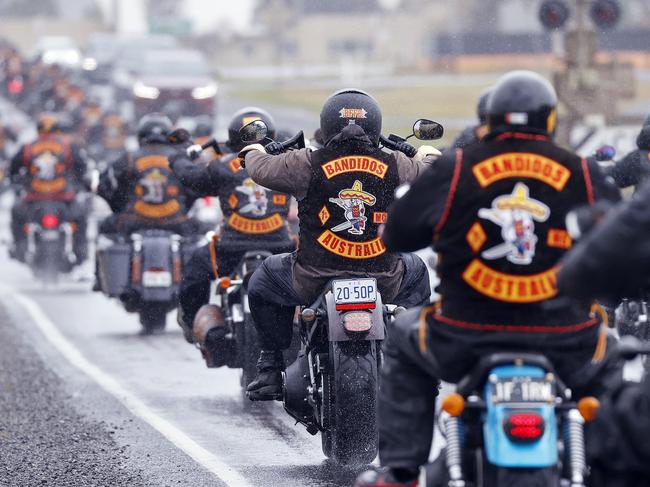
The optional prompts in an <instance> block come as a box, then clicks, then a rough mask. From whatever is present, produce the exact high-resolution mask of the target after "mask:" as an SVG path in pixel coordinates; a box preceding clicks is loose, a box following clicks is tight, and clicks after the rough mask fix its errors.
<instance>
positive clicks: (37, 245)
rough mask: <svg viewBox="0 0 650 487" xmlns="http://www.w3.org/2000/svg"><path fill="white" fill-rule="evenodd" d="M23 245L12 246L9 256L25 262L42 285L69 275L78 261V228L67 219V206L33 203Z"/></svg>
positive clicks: (52, 203)
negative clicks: (76, 245) (76, 250)
mask: <svg viewBox="0 0 650 487" xmlns="http://www.w3.org/2000/svg"><path fill="white" fill-rule="evenodd" d="M22 231H23V232H24V239H23V242H24V244H21V245H20V247H21V248H18V247H14V248H13V249H12V250H11V251H10V255H11V256H12V257H14V258H17V259H18V260H22V261H24V262H25V263H26V264H27V265H28V266H29V267H30V269H31V270H32V272H33V274H34V276H35V277H36V278H37V279H39V280H42V281H43V282H45V283H55V282H57V281H58V279H59V276H60V274H65V273H68V272H70V271H71V270H72V269H73V268H74V267H75V266H76V265H78V264H80V263H81V259H80V258H79V256H78V255H77V253H76V252H75V239H76V238H77V236H76V233H77V232H78V226H77V224H76V223H74V222H73V221H71V219H70V218H69V203H66V202H63V201H40V202H34V203H32V204H30V205H29V207H28V215H27V222H26V223H25V225H23V229H22Z"/></svg>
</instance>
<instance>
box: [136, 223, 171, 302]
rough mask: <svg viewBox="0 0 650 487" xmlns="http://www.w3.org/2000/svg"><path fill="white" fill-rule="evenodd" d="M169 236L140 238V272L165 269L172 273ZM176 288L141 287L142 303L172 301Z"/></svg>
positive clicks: (144, 236)
mask: <svg viewBox="0 0 650 487" xmlns="http://www.w3.org/2000/svg"><path fill="white" fill-rule="evenodd" d="M170 237H171V235H170V234H167V235H165V234H161V235H147V234H146V233H145V234H144V235H143V236H142V251H141V255H142V272H145V271H146V270H147V269H152V268H156V269H165V270H166V271H168V272H173V269H172V249H171V240H170ZM176 287H177V286H175V285H173V284H172V285H171V286H170V287H166V288H165V287H163V288H156V287H144V286H142V291H141V294H142V299H143V300H144V301H158V302H160V301H173V300H175V299H176Z"/></svg>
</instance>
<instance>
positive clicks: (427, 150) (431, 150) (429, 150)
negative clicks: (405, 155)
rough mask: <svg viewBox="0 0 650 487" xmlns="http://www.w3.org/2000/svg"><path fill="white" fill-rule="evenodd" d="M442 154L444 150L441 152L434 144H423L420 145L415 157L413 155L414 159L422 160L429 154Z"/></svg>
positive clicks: (436, 155)
mask: <svg viewBox="0 0 650 487" xmlns="http://www.w3.org/2000/svg"><path fill="white" fill-rule="evenodd" d="M441 155H442V152H440V151H439V150H438V149H436V148H435V147H433V146H432V145H421V146H420V147H418V151H417V152H416V153H415V157H413V160H415V161H418V162H421V161H423V160H424V159H425V158H426V157H429V156H433V157H440V156H441Z"/></svg>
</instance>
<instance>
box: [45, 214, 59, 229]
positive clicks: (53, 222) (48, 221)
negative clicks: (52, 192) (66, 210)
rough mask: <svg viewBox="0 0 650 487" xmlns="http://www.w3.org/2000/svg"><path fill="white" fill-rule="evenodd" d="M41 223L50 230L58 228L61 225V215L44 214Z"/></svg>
mask: <svg viewBox="0 0 650 487" xmlns="http://www.w3.org/2000/svg"><path fill="white" fill-rule="evenodd" d="M41 224H42V225H43V228H46V229H48V230H51V229H53V228H57V227H58V226H59V217H58V216H56V215H52V214H47V215H43V218H41Z"/></svg>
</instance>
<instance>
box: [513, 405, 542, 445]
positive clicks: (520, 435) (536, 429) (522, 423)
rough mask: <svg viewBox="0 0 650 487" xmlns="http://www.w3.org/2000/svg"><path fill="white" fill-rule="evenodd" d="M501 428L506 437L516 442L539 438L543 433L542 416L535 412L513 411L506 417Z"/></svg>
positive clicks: (531, 440)
mask: <svg viewBox="0 0 650 487" xmlns="http://www.w3.org/2000/svg"><path fill="white" fill-rule="evenodd" d="M503 429H504V430H505V432H506V435H507V436H508V438H510V439H511V440H512V441H515V442H518V443H527V442H533V441H537V440H539V439H540V438H541V437H542V435H543V434H544V418H542V416H541V415H539V414H537V413H531V412H527V413H514V414H510V415H509V416H507V417H506V419H505V420H504V424H503Z"/></svg>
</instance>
